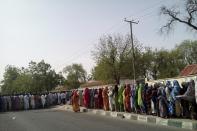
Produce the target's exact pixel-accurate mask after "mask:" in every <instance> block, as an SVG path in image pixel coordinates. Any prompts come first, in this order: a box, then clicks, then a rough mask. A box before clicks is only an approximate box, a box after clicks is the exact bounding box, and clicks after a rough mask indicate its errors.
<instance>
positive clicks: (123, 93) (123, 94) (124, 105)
mask: <svg viewBox="0 0 197 131" xmlns="http://www.w3.org/2000/svg"><path fill="white" fill-rule="evenodd" d="M125 90H126V85H124V90H123V92H122V96H123V97H122V98H123V99H122V101H123V107H124V109H123V110H124V111H126V104H125Z"/></svg>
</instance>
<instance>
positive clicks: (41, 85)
mask: <svg viewBox="0 0 197 131" xmlns="http://www.w3.org/2000/svg"><path fill="white" fill-rule="evenodd" d="M64 81H65V79H64V77H63V76H62V75H61V74H56V72H55V71H54V70H52V69H51V66H50V64H47V63H45V62H44V61H43V60H42V61H41V62H39V63H36V62H33V61H31V62H30V63H29V67H28V68H24V67H22V68H21V69H19V68H17V67H14V66H7V67H6V70H5V73H4V79H3V81H2V87H1V88H2V92H3V93H5V94H13V93H25V92H43V91H50V90H52V89H54V88H55V87H56V86H57V85H59V84H61V83H62V84H63V83H64ZM60 82H61V83H60Z"/></svg>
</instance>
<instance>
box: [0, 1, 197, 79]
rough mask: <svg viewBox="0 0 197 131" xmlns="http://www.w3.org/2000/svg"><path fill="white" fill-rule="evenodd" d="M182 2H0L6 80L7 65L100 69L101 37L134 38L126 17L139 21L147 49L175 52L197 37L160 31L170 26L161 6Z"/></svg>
mask: <svg viewBox="0 0 197 131" xmlns="http://www.w3.org/2000/svg"><path fill="white" fill-rule="evenodd" d="M180 1H181V0H0V17H1V18H0V47H1V48H0V49H1V51H0V79H2V75H3V73H4V70H5V66H6V65H8V64H9V65H15V66H18V67H22V66H24V67H26V66H27V65H28V63H29V62H30V61H31V60H33V61H36V62H38V61H41V60H42V59H44V60H45V61H46V62H47V63H49V64H51V65H52V67H53V68H54V69H55V70H56V71H57V72H58V71H61V70H62V68H63V67H65V66H66V65H70V64H72V63H82V64H83V66H84V67H85V69H86V70H87V71H88V72H89V71H90V70H91V68H92V67H93V65H94V61H93V60H92V56H91V50H93V48H94V44H96V43H98V39H99V37H101V36H103V35H104V34H109V33H121V34H126V33H129V31H130V30H129V25H128V23H125V22H124V21H123V19H124V18H125V17H128V18H135V19H137V20H139V22H140V23H139V24H138V25H135V26H134V30H133V31H134V32H133V33H134V34H135V36H136V37H137V38H138V40H139V41H140V42H142V43H143V44H144V45H148V46H151V47H157V48H161V47H164V48H167V49H170V48H172V47H174V46H175V44H177V43H180V42H181V41H183V40H185V39H197V36H195V35H194V33H192V32H190V31H189V30H187V29H186V28H184V26H182V25H178V26H177V30H175V31H174V32H173V33H172V34H171V36H161V35H160V34H158V30H159V28H160V27H161V25H162V24H163V23H164V22H165V21H164V20H165V18H163V17H159V7H160V6H161V5H173V4H175V3H176V4H179V3H180Z"/></svg>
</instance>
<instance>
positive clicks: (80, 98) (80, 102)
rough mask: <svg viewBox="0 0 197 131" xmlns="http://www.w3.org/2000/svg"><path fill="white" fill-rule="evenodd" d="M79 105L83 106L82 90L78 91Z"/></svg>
mask: <svg viewBox="0 0 197 131" xmlns="http://www.w3.org/2000/svg"><path fill="white" fill-rule="evenodd" d="M78 93H79V105H80V106H83V90H79V91H78Z"/></svg>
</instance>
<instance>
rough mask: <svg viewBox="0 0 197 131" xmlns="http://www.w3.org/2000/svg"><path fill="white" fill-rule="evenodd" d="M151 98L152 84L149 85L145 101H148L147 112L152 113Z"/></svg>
mask: <svg viewBox="0 0 197 131" xmlns="http://www.w3.org/2000/svg"><path fill="white" fill-rule="evenodd" d="M151 98H152V89H151V87H150V86H147V89H146V91H145V98H144V102H145V103H146V114H148V115H150V114H151Z"/></svg>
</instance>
